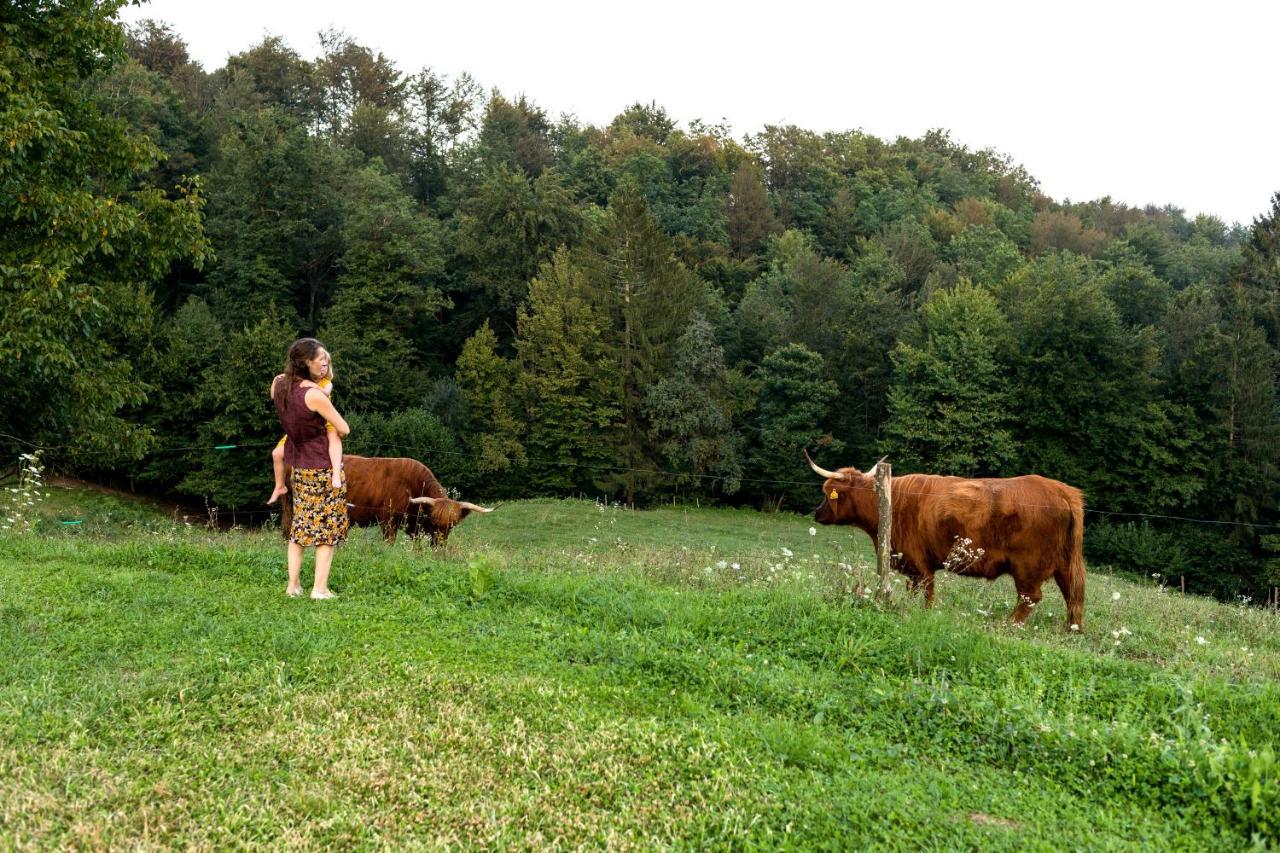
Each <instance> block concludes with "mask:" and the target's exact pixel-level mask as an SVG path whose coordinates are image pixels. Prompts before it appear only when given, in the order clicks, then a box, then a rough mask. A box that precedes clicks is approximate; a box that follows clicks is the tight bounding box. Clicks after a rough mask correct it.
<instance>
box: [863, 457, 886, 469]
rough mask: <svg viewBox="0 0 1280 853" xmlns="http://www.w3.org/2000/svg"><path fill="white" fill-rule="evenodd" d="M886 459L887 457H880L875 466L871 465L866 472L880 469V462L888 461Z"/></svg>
mask: <svg viewBox="0 0 1280 853" xmlns="http://www.w3.org/2000/svg"><path fill="white" fill-rule="evenodd" d="M888 458H889V457H888V456H881V457H880V460H879V462H876V464H874V465H872V466H871V467H870V468H868V469H867V470H868V471H874V470H876V469H877V468H879V467H880V462H883V461H884V460H886V459H888Z"/></svg>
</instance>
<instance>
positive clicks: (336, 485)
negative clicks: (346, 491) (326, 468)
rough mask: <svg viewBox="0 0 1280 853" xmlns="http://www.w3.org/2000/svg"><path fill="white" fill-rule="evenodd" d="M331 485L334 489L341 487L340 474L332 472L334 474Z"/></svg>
mask: <svg viewBox="0 0 1280 853" xmlns="http://www.w3.org/2000/svg"><path fill="white" fill-rule="evenodd" d="M333 487H334V488H335V489H341V488H342V475H341V474H334V475H333Z"/></svg>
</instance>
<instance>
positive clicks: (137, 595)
mask: <svg viewBox="0 0 1280 853" xmlns="http://www.w3.org/2000/svg"><path fill="white" fill-rule="evenodd" d="M49 492H50V493H49V496H48V498H47V500H46V501H45V502H44V503H43V504H42V505H40V506H39V507H38V508H37V509H35V510H33V511H32V512H33V513H34V515H33V516H32V517H34V518H36V520H37V523H36V529H35V532H34V533H31V534H27V535H22V536H9V537H8V538H0V847H3V848H11V847H16V848H20V849H22V848H41V849H45V848H54V847H57V848H63V847H91V848H122V847H143V848H146V847H156V848H171V847H203V848H212V847H219V848H221V847H247V846H265V847H282V846H288V847H304V848H312V847H314V848H319V847H329V846H332V845H339V846H344V847H346V846H359V847H381V846H394V847H401V846H415V847H419V846H423V847H437V846H467V847H471V846H479V847H502V848H506V847H536V848H546V847H556V848H559V847H578V846H588V847H597V846H606V845H607V846H611V847H622V848H632V847H645V848H647V847H652V846H675V847H713V848H740V847H752V846H768V847H775V846H776V847H797V848H815V847H817V848H843V849H850V848H852V849H867V848H887V849H916V848H927V849H973V848H979V847H980V848H982V849H1008V850H1028V849H1043V850H1050V849H1052V850H1059V849H1062V848H1069V849H1144V850H1146V849H1187V850H1193V849H1194V850H1201V849H1241V848H1248V847H1250V846H1256V847H1259V848H1267V847H1274V846H1275V845H1276V844H1277V843H1280V781H1277V762H1276V757H1275V749H1274V738H1275V735H1276V732H1277V731H1280V683H1278V682H1277V677H1278V676H1280V635H1278V634H1277V628H1278V627H1280V619H1277V617H1276V616H1275V615H1274V614H1273V613H1270V612H1265V611H1262V610H1261V609H1259V608H1254V607H1248V606H1244V605H1243V604H1241V605H1237V606H1228V605H1222V604H1218V603H1215V602H1213V601H1210V600H1207V599H1200V598H1195V597H1186V598H1184V597H1182V596H1180V595H1179V594H1178V593H1177V592H1175V591H1170V590H1167V589H1164V588H1162V587H1161V586H1160V585H1159V581H1158V579H1147V580H1145V581H1142V582H1136V581H1132V580H1124V579H1120V578H1113V577H1111V576H1109V575H1108V573H1107V572H1106V570H1105V568H1099V567H1092V568H1093V571H1092V574H1091V576H1090V582H1089V595H1088V604H1087V608H1086V631H1085V632H1084V633H1083V634H1080V635H1075V634H1070V633H1068V632H1066V631H1064V629H1063V627H1064V626H1063V621H1064V620H1063V608H1062V602H1061V598H1060V597H1059V595H1058V592H1057V590H1056V588H1051V589H1048V590H1046V595H1045V599H1044V602H1043V603H1042V604H1041V606H1040V609H1039V612H1037V613H1035V614H1034V615H1033V616H1032V618H1031V620H1030V621H1029V623H1028V625H1027V627H1025V628H1023V629H1017V628H1013V627H1011V626H1009V625H1008V624H1007V623H1006V622H1005V616H1006V615H1007V614H1008V612H1009V610H1010V609H1011V607H1012V604H1013V600H1014V593H1013V588H1012V584H1010V583H1009V582H1008V581H1007V579H1005V580H1003V581H1001V582H997V583H995V584H987V583H985V582H981V581H973V580H967V579H962V578H956V577H953V576H950V575H944V576H942V583H941V585H940V588H939V593H938V605H937V607H936V608H935V609H934V610H932V611H924V610H923V609H922V608H921V607H920V604H919V601H918V600H917V599H914V598H911V597H908V596H907V595H906V594H905V592H903V591H901V587H900V586H899V588H898V589H899V591H898V592H897V594H896V595H895V596H894V599H893V601H891V602H890V603H889V604H888V605H879V604H877V603H876V602H874V601H873V600H871V599H869V598H866V597H864V596H863V595H862V594H860V586H866V585H869V584H870V583H871V582H872V580H873V574H874V571H873V569H872V568H871V567H870V560H871V553H870V543H869V542H868V541H867V539H866V537H865V536H863V535H862V534H861V533H854V532H851V531H849V530H842V529H831V528H820V529H817V530H816V532H815V533H814V534H811V533H810V526H811V525H812V522H811V520H810V519H808V518H804V517H799V516H793V515H773V516H770V515H761V514H757V513H753V512H747V511H734V510H719V509H691V508H682V507H671V508H660V509H654V510H649V511H632V510H626V509H621V508H617V507H612V506H610V507H604V506H600V505H596V504H592V503H589V502H583V501H524V502H516V503H511V504H508V505H506V506H504V507H502V508H501V509H500V511H499V512H496V513H494V514H492V515H490V516H487V517H482V518H475V517H473V518H472V519H469V520H468V521H467V522H466V523H465V524H463V525H462V527H460V528H459V529H458V530H457V531H456V533H455V535H454V538H453V540H452V541H451V543H450V545H449V547H448V548H447V549H445V550H444V551H441V552H432V551H431V550H430V549H429V548H426V547H423V546H419V545H416V544H414V543H409V542H407V541H403V540H402V541H400V542H398V543H397V544H396V545H395V546H393V547H389V546H386V545H384V544H383V543H382V542H381V540H380V539H379V538H377V537H376V536H375V535H374V533H373V531H368V530H364V531H359V532H358V533H357V534H355V535H354V536H353V539H352V541H351V542H350V543H348V544H347V545H345V546H343V547H342V549H341V550H340V551H339V554H338V558H337V560H336V562H335V569H334V575H333V587H334V589H335V590H337V591H338V592H339V594H340V598H339V599H337V600H335V601H331V602H311V601H309V600H305V599H303V600H295V599H288V598H286V597H285V596H284V595H283V590H284V566H283V547H282V545H281V544H280V542H279V541H278V539H277V535H278V534H276V533H274V532H272V531H255V532H249V531H239V530H237V531H229V532H218V531H210V530H206V529H203V528H198V527H189V526H187V525H185V524H182V523H179V522H175V521H174V519H172V518H170V517H167V516H166V515H164V514H163V513H161V512H157V511H155V510H153V509H149V508H147V507H145V506H140V505H137V504H134V503H132V502H129V501H124V500H120V499H117V498H112V497H110V496H106V495H100V494H90V493H87V492H83V491H78V490H71V489H51V490H49ZM63 521H79V522H80V523H79V524H62V523H61V522H63ZM308 573H309V570H308ZM308 573H304V577H306V575H307V574H308Z"/></svg>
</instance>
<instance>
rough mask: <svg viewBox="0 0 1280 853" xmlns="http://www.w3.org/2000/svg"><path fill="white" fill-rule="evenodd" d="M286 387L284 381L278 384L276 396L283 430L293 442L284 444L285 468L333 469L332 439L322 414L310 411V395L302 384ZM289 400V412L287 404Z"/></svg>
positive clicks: (278, 381) (275, 400) (274, 396)
mask: <svg viewBox="0 0 1280 853" xmlns="http://www.w3.org/2000/svg"><path fill="white" fill-rule="evenodd" d="M284 386H285V380H284V379H277V380H276V386H275V389H276V392H275V394H273V395H272V397H273V402H274V403H275V405H276V414H277V415H279V416H280V426H282V427H284V434H285V435H287V436H289V440H288V441H286V442H285V443H284V464H285V465H291V466H293V467H294V468H332V467H333V466H332V464H330V462H329V437H328V436H327V435H325V428H324V425H325V424H326V423H327V421H326V420H325V419H324V416H323V415H321V414H319V413H318V412H313V411H311V410H310V409H308V408H307V399H306V398H307V392H308V391H310V390H311V389H310V388H303V387H302V383H301V382H294V383H293V384H292V385H291V386H289V387H287V388H286V387H284ZM286 399H288V401H289V407H288V408H287V409H286V408H285V405H284V401H285V400H286Z"/></svg>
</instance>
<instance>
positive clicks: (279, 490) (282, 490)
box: [267, 486, 289, 504]
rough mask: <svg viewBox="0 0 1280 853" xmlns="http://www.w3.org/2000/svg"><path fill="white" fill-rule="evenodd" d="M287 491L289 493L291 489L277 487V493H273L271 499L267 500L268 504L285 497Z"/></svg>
mask: <svg viewBox="0 0 1280 853" xmlns="http://www.w3.org/2000/svg"><path fill="white" fill-rule="evenodd" d="M287 491H289V489H288V488H287V487H285V486H276V488H275V491H273V492H272V493H271V497H269V498H267V503H269V504H273V503H275V502H276V499H277V498H279V497H280V496H281V495H283V494H284V493H285V492H287Z"/></svg>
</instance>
